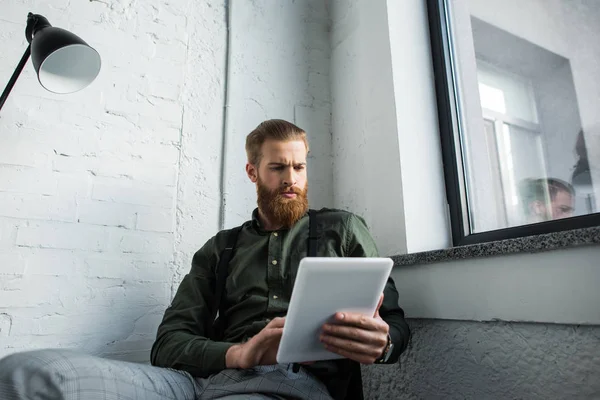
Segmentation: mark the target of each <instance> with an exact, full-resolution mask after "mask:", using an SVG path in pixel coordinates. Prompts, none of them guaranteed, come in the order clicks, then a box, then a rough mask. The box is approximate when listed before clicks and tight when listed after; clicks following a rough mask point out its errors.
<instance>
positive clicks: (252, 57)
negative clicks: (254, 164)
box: [0, 0, 331, 360]
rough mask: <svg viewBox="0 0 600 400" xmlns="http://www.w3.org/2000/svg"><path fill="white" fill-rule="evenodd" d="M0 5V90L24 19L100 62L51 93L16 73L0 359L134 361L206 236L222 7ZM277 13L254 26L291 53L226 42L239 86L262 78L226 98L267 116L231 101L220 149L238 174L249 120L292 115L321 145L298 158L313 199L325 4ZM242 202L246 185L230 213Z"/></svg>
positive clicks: (0, 191) (29, 72)
mask: <svg viewBox="0 0 600 400" xmlns="http://www.w3.org/2000/svg"><path fill="white" fill-rule="evenodd" d="M235 7H237V8H235ZM0 8H2V11H1V14H2V17H1V19H0V38H1V39H2V46H3V47H2V55H3V56H2V57H1V58H0V82H6V81H7V80H8V79H9V77H10V75H11V74H12V71H13V69H14V67H15V65H16V63H17V62H18V60H19V58H20V56H21V54H22V53H23V51H24V50H25V47H26V41H25V37H24V34H23V32H24V28H25V22H26V16H27V13H28V12H29V11H32V12H35V13H40V14H42V15H44V16H45V17H47V18H48V19H49V21H50V22H51V23H52V24H53V25H54V26H58V27H62V28H66V29H70V30H72V31H73V32H74V33H76V34H78V35H80V36H81V37H82V38H83V39H84V40H85V41H87V42H88V43H89V44H90V45H92V46H93V47H94V48H96V49H97V50H98V52H99V53H100V54H101V57H102V70H101V72H100V75H99V77H98V78H97V80H96V81H95V82H94V83H93V84H92V85H91V86H89V87H88V88H86V89H85V90H83V91H81V92H78V93H74V94H71V95H64V96H58V95H54V94H52V93H50V92H47V91H45V90H44V89H43V88H42V87H41V86H40V85H39V83H38V82H37V79H36V77H35V73H34V71H33V67H32V65H31V63H28V64H27V66H26V67H25V69H24V71H23V73H22V74H21V77H20V78H19V81H18V82H17V84H16V86H15V87H14V89H13V91H12V93H11V95H10V97H9V99H8V101H7V102H6V104H5V105H4V108H3V109H2V110H1V111H0V338H1V340H0V357H1V356H3V355H4V354H8V353H12V352H14V351H19V350H25V349H32V348H43V347H76V348H79V349H82V350H84V351H88V352H91V353H95V354H101V355H105V356H110V357H115V358H122V359H130V360H147V359H148V355H149V352H148V350H149V348H150V345H151V343H152V340H153V339H154V335H155V333H156V327H157V325H158V323H159V321H160V319H161V317H162V313H163V312H164V309H165V307H166V306H167V305H168V303H169V302H170V298H171V296H172V295H173V294H174V291H175V290H176V288H177V285H178V283H179V281H180V280H181V278H182V276H183V274H185V273H187V272H188V271H189V266H190V261H191V257H192V255H193V253H194V252H195V251H196V250H197V249H198V248H199V247H200V246H201V245H202V244H203V243H204V242H205V241H206V240H207V239H208V238H209V237H210V236H212V235H214V234H215V233H216V231H217V230H218V228H219V213H220V205H221V197H220V193H219V192H220V173H221V171H220V168H221V144H222V140H223V138H222V131H223V110H224V81H225V69H224V67H225V51H226V40H225V39H226V26H225V9H224V1H223V0H202V1H193V2H179V1H173V2H165V1H161V0H147V1H144V2H121V1H118V0H107V1H102V2H100V1H94V2H89V1H74V2H71V1H68V0H47V1H46V0H29V1H27V2H13V1H5V2H3V4H2V6H1V7H0ZM253 8H256V10H254V11H253ZM270 8H271V5H270V3H269V2H268V1H267V0H261V1H258V2H253V3H244V2H239V3H238V2H237V1H236V2H233V5H232V10H233V12H234V13H236V14H234V15H238V16H239V15H243V14H244V13H248V12H249V13H250V14H251V15H252V14H256V13H258V14H261V13H263V11H267V10H269V9H270ZM261 10H262V11H261ZM278 10H280V11H282V12H283V13H284V14H285V15H286V17H285V18H286V21H287V22H289V24H280V25H278V27H276V28H275V27H273V26H272V21H271V19H270V17H268V14H264V15H263V18H260V19H257V20H256V21H255V22H256V23H255V24H253V26H252V29H254V30H255V33H257V32H263V33H266V34H267V36H269V37H272V38H282V39H281V40H280V45H286V43H288V42H289V43H290V45H291V46H292V47H291V48H293V49H295V50H293V51H292V50H290V51H284V52H283V53H282V52H281V51H279V50H275V49H274V48H273V49H271V50H274V51H271V50H268V49H267V48H264V49H263V50H261V49H260V47H259V48H258V51H259V53H256V51H257V50H256V49H257V48H256V47H247V46H246V45H245V44H244V43H243V42H242V40H243V37H242V36H240V35H234V36H233V37H232V38H233V40H234V41H236V40H237V43H234V45H233V47H232V50H233V51H234V52H235V54H233V55H232V63H234V67H236V68H238V70H239V68H240V67H244V66H245V65H247V66H249V67H250V69H249V70H248V71H252V72H251V75H252V76H250V75H248V74H246V75H245V77H244V79H252V81H253V82H260V81H261V80H264V82H263V83H261V84H259V85H258V86H253V88H254V89H252V91H253V93H249V94H248V95H246V94H241V95H240V92H239V90H240V89H241V86H238V87H237V88H235V87H234V88H233V89H234V90H238V92H237V93H238V94H237V95H236V96H238V99H241V98H242V97H243V98H246V97H254V98H255V100H257V101H258V102H259V103H260V106H261V109H262V110H263V111H264V113H262V114H260V115H259V114H252V115H251V117H252V118H250V119H251V120H249V119H248V118H247V117H248V115H250V114H249V111H250V110H246V109H244V108H240V107H237V106H236V104H239V102H238V103H235V102H233V103H232V106H233V107H232V108H231V109H230V114H229V118H230V124H233V123H235V124H238V125H237V126H239V129H237V130H236V132H237V134H236V135H234V136H232V138H231V140H230V141H229V142H230V144H229V145H230V151H231V152H230V153H228V160H229V162H230V163H231V168H230V169H229V170H230V171H231V172H230V173H235V174H236V176H238V175H239V173H240V172H243V167H244V165H243V163H244V162H243V160H239V159H235V158H234V156H235V155H237V154H238V153H240V152H242V153H243V145H244V142H243V136H244V135H245V134H246V133H247V131H248V130H249V129H251V128H253V126H254V125H255V124H256V123H258V122H259V121H260V120H261V119H264V118H287V119H290V120H296V122H297V123H299V124H300V125H301V126H305V127H307V129H308V130H309V134H311V135H318V136H315V138H314V141H313V149H314V150H315V157H313V158H311V162H314V163H315V165H317V166H319V168H322V169H323V170H322V171H318V169H313V171H314V175H315V176H317V177H318V180H317V181H315V182H316V187H313V193H315V194H318V196H321V197H322V201H321V203H326V202H327V199H328V198H329V197H330V196H329V194H328V193H330V189H329V186H330V181H331V178H330V176H331V171H330V168H328V167H327V166H328V163H330V162H329V160H328V157H329V153H330V150H329V149H330V145H331V143H330V131H329V129H330V128H329V126H330V122H329V114H330V111H329V110H330V108H329V103H330V100H329V92H328V84H327V74H328V72H329V64H328V57H329V55H328V52H329V50H328V49H329V47H328V46H329V44H328V33H327V24H328V22H327V21H328V19H327V16H326V8H325V6H324V5H323V3H322V2H320V0H303V1H301V2H294V1H291V0H285V1H282V2H279V3H278ZM255 11H256V12H255ZM323 14H324V15H323ZM255 16H258V15H255ZM234 23H237V24H239V23H240V21H239V20H235V19H234ZM304 24H306V25H304ZM290 26H293V27H295V29H296V28H297V29H298V30H299V32H302V34H301V35H300V36H302V39H301V42H302V43H300V42H298V43H296V41H297V40H298V39H299V38H300V36H298V35H294V34H293V33H292V32H290V31H289V27H290ZM238 29H239V27H238ZM238 31H239V30H238ZM247 31H248V30H247V29H246V28H245V27H244V28H242V31H239V32H243V35H246V34H247ZM263 33H261V34H258V33H257V35H258V36H257V37H258V38H259V39H260V38H262V37H263V36H264V35H263ZM261 43H262V42H261ZM291 48H290V49H291ZM267 50H268V51H267ZM280 50H281V49H280ZM260 52H264V54H262V55H261V54H260ZM267 53H268V56H267ZM284 53H285V54H284ZM283 55H284V56H285V60H284V59H283V58H282V57H281V56H283ZM242 59H245V60H247V62H246V63H245V64H242V63H240V62H239V60H242ZM267 59H269V62H268V63H267V62H264V61H265V60H267ZM236 60H238V61H237V62H236ZM284 61H285V62H284ZM278 63H279V64H278ZM245 83H246V82H237V84H241V85H245ZM231 84H236V83H235V82H233V83H231V82H230V85H231ZM244 87H245V86H244ZM246 89H247V88H246ZM255 89H256V90H255ZM239 96H242V97H239ZM231 100H235V99H230V101H231ZM234 103H235V104H234ZM252 104H255V103H252ZM235 107H237V108H235ZM232 121H233V122H232ZM311 124H312V125H311ZM316 153H319V154H320V155H318V156H317V154H316ZM229 154H230V155H229ZM321 157H323V158H322V159H321ZM233 168H235V172H234V171H233ZM244 184H245V185H249V184H247V183H246V182H245V183H244ZM248 188H251V186H246V189H248ZM235 189H236V190H237V189H238V188H235ZM229 190H230V191H233V188H232V187H230V188H229ZM240 190H242V189H241V188H240ZM244 190H245V189H244ZM328 190H329V192H328ZM236 203H237V204H236ZM254 204H255V198H254V192H253V189H251V193H250V195H248V196H238V197H237V198H235V199H230V200H229V203H228V208H231V209H232V210H234V211H235V210H237V209H242V210H246V209H249V208H252V207H253V206H254ZM247 217H248V215H246V216H245V217H240V218H242V219H245V218H247Z"/></svg>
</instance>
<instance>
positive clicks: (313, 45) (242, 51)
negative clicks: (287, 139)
mask: <svg viewBox="0 0 600 400" xmlns="http://www.w3.org/2000/svg"><path fill="white" fill-rule="evenodd" d="M231 10H232V12H231V35H232V48H231V52H232V57H231V59H230V65H231V72H230V81H229V89H230V90H229V96H228V97H229V107H228V111H229V115H230V118H229V122H228V127H227V155H226V160H225V162H226V169H225V171H226V172H225V176H226V177H227V179H226V186H225V202H226V207H225V210H226V214H225V227H232V226H235V225H239V224H240V223H241V222H243V221H246V220H248V218H249V215H250V213H251V212H252V210H253V209H254V208H256V189H255V186H254V184H253V183H251V182H250V180H249V179H248V177H247V175H246V172H245V164H246V152H245V150H244V144H245V140H246V136H247V135H248V134H249V133H250V132H251V131H252V130H253V129H254V128H255V127H256V126H257V125H258V124H259V123H260V122H262V121H264V120H265V119H271V118H281V119H285V120H288V121H291V122H293V123H295V124H296V125H298V126H299V127H300V128H302V129H304V130H305V131H306V132H307V135H308V139H309V143H310V147H311V153H310V157H309V159H308V175H309V184H310V185H309V203H310V207H311V208H316V209H319V208H322V207H332V205H333V189H332V179H333V175H332V172H331V168H332V167H331V100H330V94H329V55H330V50H329V33H328V29H329V15H328V9H327V2H324V1H321V0H302V1H287V0H286V1H277V2H273V1H270V0H261V1H253V2H245V1H233V7H232V9H231ZM249 32H252V34H248V33H249Z"/></svg>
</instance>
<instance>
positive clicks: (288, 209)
mask: <svg viewBox="0 0 600 400" xmlns="http://www.w3.org/2000/svg"><path fill="white" fill-rule="evenodd" d="M285 192H294V193H295V194H296V197H295V198H293V199H287V198H285V197H283V195H282V193H285ZM256 193H257V195H258V199H257V203H258V208H259V210H260V211H261V212H262V213H263V214H264V216H265V217H266V218H267V219H268V220H269V221H270V222H271V223H272V224H274V225H275V226H281V227H283V228H286V229H289V228H291V227H292V225H294V224H295V223H296V222H298V221H299V220H300V218H302V217H303V216H304V214H306V211H308V197H307V194H308V183H307V184H306V187H305V188H304V190H300V189H298V188H295V187H291V188H290V187H287V188H280V189H275V190H269V189H268V188H267V187H266V186H265V185H264V184H263V182H262V181H261V179H260V177H259V178H258V182H257V185H256Z"/></svg>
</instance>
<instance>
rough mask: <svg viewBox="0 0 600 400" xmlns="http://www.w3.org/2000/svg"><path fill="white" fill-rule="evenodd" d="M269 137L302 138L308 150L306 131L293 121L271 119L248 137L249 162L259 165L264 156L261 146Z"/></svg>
mask: <svg viewBox="0 0 600 400" xmlns="http://www.w3.org/2000/svg"><path fill="white" fill-rule="evenodd" d="M268 139H272V140H279V141H282V142H287V141H290V140H302V141H304V145H305V146H306V151H308V139H307V138H306V132H304V131H303V130H302V129H300V128H298V127H297V126H296V125H294V124H292V123H291V122H287V121H284V120H282V119H270V120H267V121H264V122H261V123H260V124H259V125H258V126H257V127H256V129H254V130H253V131H252V132H250V134H249V135H248V136H247V137H246V154H247V156H248V162H249V163H250V164H253V165H258V164H259V163H260V160H261V158H262V153H261V148H262V145H263V143H264V142H265V141H267V140H268Z"/></svg>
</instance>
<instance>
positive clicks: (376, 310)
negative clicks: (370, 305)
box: [373, 293, 383, 318]
mask: <svg viewBox="0 0 600 400" xmlns="http://www.w3.org/2000/svg"><path fill="white" fill-rule="evenodd" d="M382 304H383V293H381V296H379V303H378V304H377V308H376V309H375V315H373V317H375V318H379V309H380V308H381V305H382Z"/></svg>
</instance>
